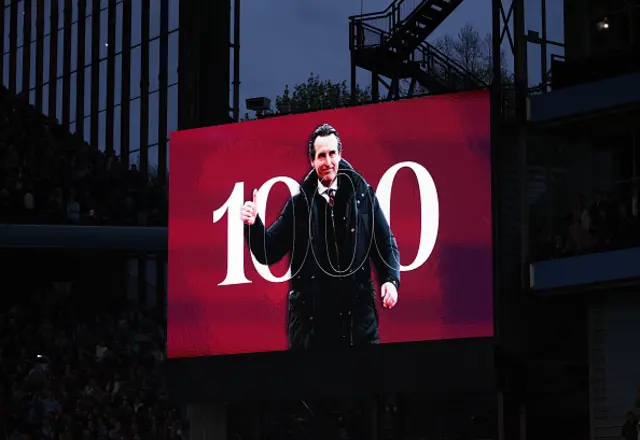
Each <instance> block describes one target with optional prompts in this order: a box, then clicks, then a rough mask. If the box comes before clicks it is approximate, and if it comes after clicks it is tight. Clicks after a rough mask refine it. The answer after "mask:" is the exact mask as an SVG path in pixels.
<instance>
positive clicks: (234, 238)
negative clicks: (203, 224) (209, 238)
mask: <svg viewBox="0 0 640 440" xmlns="http://www.w3.org/2000/svg"><path fill="white" fill-rule="evenodd" d="M243 204H244V182H238V183H236V184H235V186H234V187H233V191H231V195H230V196H229V198H228V199H227V201H226V202H224V205H222V206H221V207H220V208H218V209H216V210H215V211H213V222H214V223H217V222H218V221H220V219H222V218H223V217H224V215H225V214H226V213H227V212H228V213H229V215H228V216H227V275H226V276H225V278H224V280H222V282H221V283H220V284H218V286H231V285H234V284H248V283H251V280H249V279H247V277H246V275H245V273H244V224H243V223H242V219H241V218H240V213H241V212H242V205H243Z"/></svg>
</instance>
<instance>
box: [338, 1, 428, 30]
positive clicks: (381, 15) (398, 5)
mask: <svg viewBox="0 0 640 440" xmlns="http://www.w3.org/2000/svg"><path fill="white" fill-rule="evenodd" d="M424 1H425V0H394V1H393V2H391V4H389V6H387V8H386V9H385V10H384V11H379V12H371V13H369V14H361V15H354V16H351V17H349V21H351V22H359V23H361V24H363V25H368V26H372V27H374V28H376V29H380V30H382V31H383V32H385V33H387V34H392V33H393V30H394V29H397V26H398V25H401V24H402V23H403V22H404V21H405V20H407V18H409V17H410V16H411V15H412V14H413V13H414V12H415V11H416V9H418V6H420V5H421V4H422V3H423V2H424Z"/></svg>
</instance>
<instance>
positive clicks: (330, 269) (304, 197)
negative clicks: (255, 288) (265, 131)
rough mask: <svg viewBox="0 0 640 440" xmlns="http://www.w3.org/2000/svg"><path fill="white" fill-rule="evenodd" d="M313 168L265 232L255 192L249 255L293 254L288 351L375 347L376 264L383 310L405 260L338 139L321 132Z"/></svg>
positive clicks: (314, 141)
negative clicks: (401, 257)
mask: <svg viewBox="0 0 640 440" xmlns="http://www.w3.org/2000/svg"><path fill="white" fill-rule="evenodd" d="M308 147H309V161H310V164H311V167H312V168H313V169H312V170H311V171H310V172H309V174H308V175H307V176H306V178H305V179H304V180H303V181H302V183H301V187H300V193H299V194H297V195H295V196H293V197H291V198H289V200H288V201H287V203H286V204H285V206H284V208H283V210H282V212H281V213H280V216H279V217H278V218H277V219H276V221H275V222H274V223H273V224H272V225H271V226H270V227H269V228H268V229H267V228H265V225H264V223H263V222H262V220H261V219H260V217H259V216H258V215H257V200H256V198H257V191H255V190H254V191H253V200H252V201H249V202H246V203H245V204H244V206H243V208H242V214H241V215H242V220H243V222H244V223H245V233H246V234H245V235H246V238H247V241H248V243H249V248H250V249H251V252H252V253H253V255H254V256H255V258H256V259H257V260H258V261H259V262H260V263H261V264H267V265H271V264H274V263H276V262H278V261H280V260H281V259H282V258H283V257H284V256H285V255H287V254H289V256H290V260H291V290H290V291H289V296H288V317H287V333H288V339H289V348H291V349H297V348H305V349H313V348H337V347H341V346H352V345H365V344H377V343H379V342H380V335H379V332H378V313H377V309H376V300H375V298H376V296H375V291H374V284H373V280H372V276H371V267H370V266H371V265H370V262H372V263H373V265H374V267H375V269H376V272H377V276H378V281H379V285H380V290H381V291H380V295H381V298H382V303H383V306H384V307H386V308H389V309H390V308H392V307H394V306H395V305H396V302H397V301H398V288H399V285H400V271H399V261H400V255H399V252H398V246H397V243H396V239H395V237H394V236H393V233H392V232H391V228H390V227H389V223H388V222H387V220H386V218H385V216H384V214H383V213H382V210H381V209H380V206H379V204H378V200H377V198H376V195H375V192H374V191H373V189H372V188H371V186H369V184H368V183H367V182H366V181H365V180H364V178H363V177H362V176H361V175H360V174H358V173H357V172H356V171H355V170H354V169H353V167H352V166H351V165H350V164H349V163H348V162H346V161H345V160H344V159H342V142H341V141H340V136H339V134H338V132H337V131H336V130H335V129H334V128H333V127H331V126H330V125H328V124H322V125H320V126H319V127H317V128H316V129H315V130H314V131H313V132H312V134H311V137H310V140H309V144H308Z"/></svg>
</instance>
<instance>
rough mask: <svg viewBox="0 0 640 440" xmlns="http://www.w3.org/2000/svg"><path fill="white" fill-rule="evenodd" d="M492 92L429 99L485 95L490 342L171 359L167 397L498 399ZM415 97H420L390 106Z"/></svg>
mask: <svg viewBox="0 0 640 440" xmlns="http://www.w3.org/2000/svg"><path fill="white" fill-rule="evenodd" d="M493 89H494V88H493V87H483V88H469V89H465V90H461V91H459V92H456V93H443V94H440V93H438V94H433V95H458V94H462V93H468V92H474V91H480V90H485V91H486V92H487V93H489V96H490V108H489V111H490V142H491V152H490V154H491V171H490V172H491V200H490V203H491V212H492V225H491V226H492V256H491V257H492V292H493V301H492V309H493V323H494V327H493V328H494V331H493V336H489V337H476V338H458V339H443V340H430V341H419V342H402V343H390V344H379V345H372V346H368V347H351V348H348V349H345V350H342V351H334V352H314V351H302V352H299V351H295V352H291V351H272V352H259V353H249V354H232V355H214V356H202V357H192V358H171V359H167V360H166V361H165V364H164V366H165V373H166V378H167V389H168V392H169V395H170V396H171V398H172V399H174V400H176V401H178V402H182V403H184V404H193V403H211V402H220V403H233V402H242V401H257V400H264V399H268V400H277V399H298V398H312V397H323V396H354V395H371V394H377V393H402V392H408V393H422V392H427V393H429V392H431V393H447V392H463V393H464V392H474V391H482V392H486V391H487V390H492V391H495V392H497V391H498V389H499V383H498V382H499V370H498V367H499V365H498V364H499V362H498V360H497V359H496V353H497V351H498V347H497V344H498V339H497V328H498V321H499V316H498V313H499V310H496V309H499V307H498V305H497V304H496V295H497V290H498V279H499V278H498V263H499V258H498V255H496V252H495V249H496V243H497V241H498V237H499V231H498V227H497V226H498V225H497V218H498V217H497V215H499V210H498V206H497V205H498V204H497V203H496V200H497V198H496V196H497V194H496V193H497V174H496V173H497V170H496V168H495V167H496V165H497V161H498V155H497V154H496V153H497V152H496V149H495V143H496V142H497V138H499V136H500V133H499V132H501V131H502V130H501V129H500V128H499V127H498V126H497V125H498V124H497V122H498V121H497V120H496V114H495V113H496V111H498V112H499V110H497V108H499V107H500V102H496V94H495V90H493ZM430 96H432V95H430ZM420 97H424V96H413V97H405V98H400V99H396V100H394V101H404V100H407V99H414V98H420ZM497 101H500V99H497ZM377 104H378V103H366V104H359V105H354V106H350V107H349V108H351V107H361V106H369V105H377ZM498 119H499V118H498Z"/></svg>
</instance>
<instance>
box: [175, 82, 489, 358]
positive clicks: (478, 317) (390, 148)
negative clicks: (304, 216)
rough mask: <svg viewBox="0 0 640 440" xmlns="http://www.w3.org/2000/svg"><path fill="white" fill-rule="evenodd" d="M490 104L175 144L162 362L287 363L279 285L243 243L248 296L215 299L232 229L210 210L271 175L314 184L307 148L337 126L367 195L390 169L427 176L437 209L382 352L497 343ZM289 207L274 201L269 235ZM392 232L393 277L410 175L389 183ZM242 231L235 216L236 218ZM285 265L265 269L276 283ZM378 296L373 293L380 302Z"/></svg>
mask: <svg viewBox="0 0 640 440" xmlns="http://www.w3.org/2000/svg"><path fill="white" fill-rule="evenodd" d="M489 117H490V116H489V95H488V93H487V92H485V91H481V92H469V93H460V94H454V95H440V96H433V97H426V98H419V99H412V100H404V101H397V102H390V103H382V104H375V105H367V106H361V107H354V108H348V109H339V110H329V111H323V112H315V113H307V114H302V115H294V116H283V117H276V118H271V119H263V120H258V121H251V122H246V123H239V124H230V125H225V126H216V127H208V128H202V129H196V130H188V131H181V132H176V133H172V134H171V156H170V160H171V163H170V171H171V179H170V201H171V205H170V218H169V282H168V290H169V291H168V329H167V352H168V356H169V357H170V358H176V357H192V356H208V355H220V354H238V353H250V352H264V351H276V350H286V348H287V341H286V333H285V318H286V301H287V292H288V288H289V286H288V283H287V282H285V283H270V282H267V281H265V280H264V279H263V278H262V277H261V276H260V275H259V274H258V273H257V272H256V270H255V268H254V266H253V264H252V261H251V257H250V253H249V250H248V249H247V246H246V243H244V242H243V244H244V247H243V248H244V256H245V258H244V261H245V274H246V277H247V278H248V279H249V280H251V281H252V283H251V284H241V285H235V286H220V287H219V286H218V283H220V282H221V281H222V280H223V279H224V278H225V274H226V271H227V264H226V261H225V260H226V256H227V218H228V214H227V216H225V218H223V219H222V220H221V221H219V222H217V223H213V221H212V219H213V215H212V213H213V211H214V210H216V209H218V208H219V207H221V206H222V205H223V204H224V203H225V201H226V200H227V199H228V198H229V195H230V194H231V191H232V190H233V188H234V185H235V184H236V182H244V184H245V186H244V188H245V200H249V199H250V197H251V192H252V189H253V188H259V187H260V186H261V185H262V184H263V183H264V182H266V181H267V180H269V179H271V178H272V177H275V176H289V177H291V178H293V179H294V180H296V181H301V180H302V178H303V177H304V176H305V175H306V174H307V173H308V172H309V170H310V166H309V162H308V156H307V141H308V137H309V134H310V133H311V131H312V130H313V129H314V128H315V127H316V126H317V125H319V124H321V123H324V122H327V123H329V124H331V125H333V126H334V127H335V128H336V129H337V130H338V132H339V133H340V136H341V138H342V142H343V157H344V158H345V159H346V160H348V161H349V162H350V163H351V164H352V165H353V166H354V168H355V169H356V170H357V171H358V172H360V173H361V174H362V175H363V176H364V177H365V178H366V179H367V181H368V182H369V184H370V185H371V186H372V187H373V188H374V189H375V188H376V187H377V185H378V182H379V180H380V178H381V176H382V175H383V173H384V172H385V171H386V170H387V169H388V168H390V167H391V166H392V165H395V164H396V163H398V162H404V161H414V162H418V163H420V164H421V165H422V166H424V167H425V168H426V169H427V170H428V171H429V173H430V174H431V176H432V178H433V180H434V182H435V185H436V188H437V191H438V201H439V209H440V217H439V231H438V237H437V241H436V245H435V247H434V249H433V252H432V253H431V256H430V257H429V259H428V260H427V262H426V263H425V264H424V265H422V266H421V267H419V268H417V269H416V270H413V271H410V272H402V273H401V283H402V284H401V288H400V290H399V297H398V304H397V305H396V307H394V308H393V309H391V310H387V309H384V308H382V306H381V304H380V301H378V310H379V314H380V336H381V341H382V342H383V343H389V342H408V341H424V340H437V339H449V338H469V337H482V336H492V335H493V317H492V308H493V305H492V232H491V221H492V219H491V159H490V149H491V147H490V125H489ZM288 197H289V191H288V189H287V187H286V186H285V185H284V184H276V185H275V186H274V187H273V189H272V190H271V192H270V194H269V199H268V203H267V206H268V208H267V219H266V222H265V223H266V224H267V225H269V224H270V223H271V222H272V221H273V220H274V219H275V217H276V216H277V215H278V214H279V212H280V210H281V209H282V206H283V205H284V203H285V202H286V200H287V198H288ZM390 212H391V214H390V218H391V227H392V230H393V233H394V234H395V236H396V238H397V240H398V246H399V248H400V255H401V261H402V264H404V265H408V264H409V263H410V262H411V261H413V260H414V258H415V256H416V253H417V250H418V237H419V232H420V205H419V193H418V185H417V181H416V177H415V174H414V173H413V172H412V171H411V170H409V169H402V170H400V171H399V172H398V173H397V175H396V178H395V180H394V184H393V190H392V195H391V209H390ZM232 215H234V216H235V217H238V218H239V215H240V213H239V212H238V213H233V214H232ZM287 267H288V261H287V259H285V260H283V261H281V262H280V263H279V264H277V265H275V266H272V267H271V272H272V273H273V274H274V275H276V276H280V275H282V274H284V273H285V271H286V270H287ZM377 292H378V294H379V290H377Z"/></svg>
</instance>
